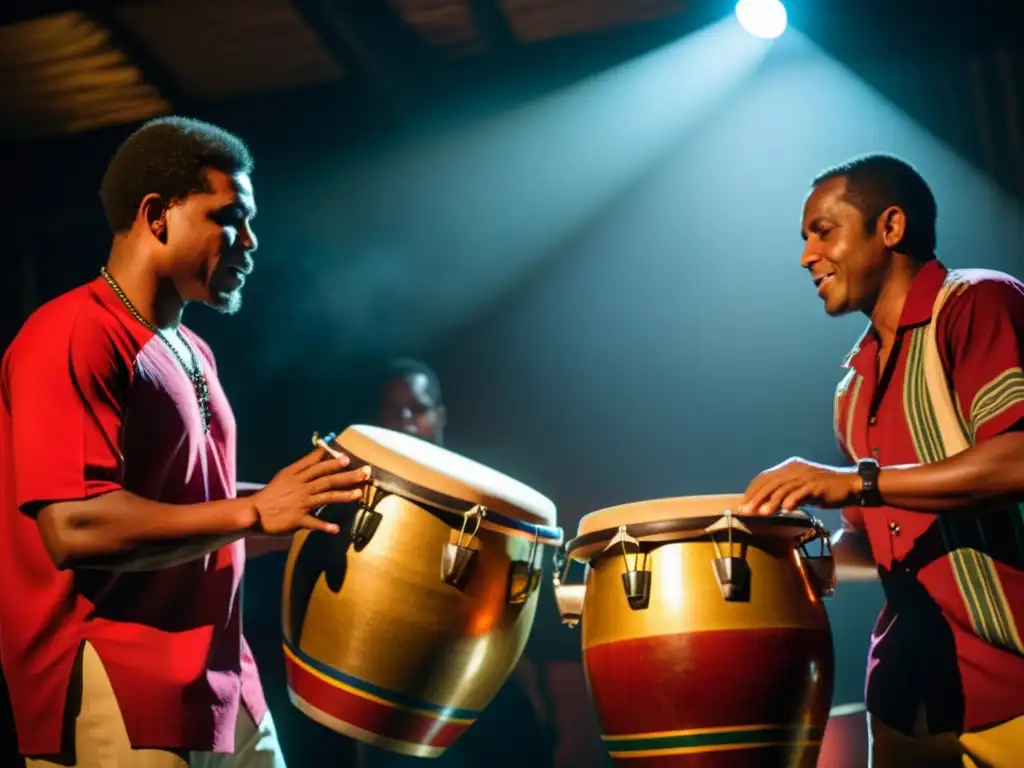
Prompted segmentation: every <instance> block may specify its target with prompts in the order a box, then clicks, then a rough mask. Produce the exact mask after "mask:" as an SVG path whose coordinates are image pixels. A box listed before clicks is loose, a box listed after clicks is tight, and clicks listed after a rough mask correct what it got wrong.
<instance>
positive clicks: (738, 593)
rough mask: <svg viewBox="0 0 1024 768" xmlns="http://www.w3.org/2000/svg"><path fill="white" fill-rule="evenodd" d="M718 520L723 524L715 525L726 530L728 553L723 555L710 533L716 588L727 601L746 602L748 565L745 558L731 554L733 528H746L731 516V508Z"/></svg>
mask: <svg viewBox="0 0 1024 768" xmlns="http://www.w3.org/2000/svg"><path fill="white" fill-rule="evenodd" d="M720 522H722V523H723V525H721V526H718V525H716V526H715V527H718V528H721V527H724V528H725V529H726V530H727V532H728V533H727V535H728V547H729V550H728V554H726V555H725V556H723V555H722V550H721V549H720V548H719V546H718V539H717V538H716V535H715V534H712V535H711V543H712V544H713V545H714V547H715V555H716V557H715V559H714V560H713V561H712V567H713V569H714V572H715V579H716V581H718V588H719V590H721V592H722V597H723V598H725V600H726V601H728V602H748V601H749V600H750V565H749V563H747V561H746V559H745V558H743V557H736V556H734V555H733V542H732V531H733V528H734V527H736V528H740V529H742V530H746V528H745V526H743V524H742V523H740V522H739V521H738V520H736V519H735V518H734V517H733V514H732V510H726V511H725V515H724V517H723V518H722V521H720ZM741 552H742V549H741Z"/></svg>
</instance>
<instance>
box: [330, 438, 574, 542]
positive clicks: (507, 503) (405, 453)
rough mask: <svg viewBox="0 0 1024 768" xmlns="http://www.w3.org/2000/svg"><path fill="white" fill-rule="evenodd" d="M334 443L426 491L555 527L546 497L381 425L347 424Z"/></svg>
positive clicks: (552, 508) (553, 510)
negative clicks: (480, 504)
mask: <svg viewBox="0 0 1024 768" xmlns="http://www.w3.org/2000/svg"><path fill="white" fill-rule="evenodd" d="M337 442H338V444H339V445H340V446H341V447H342V449H345V450H350V451H352V453H354V454H355V455H356V456H358V457H359V458H360V459H362V460H363V461H365V462H367V463H369V464H373V465H375V466H378V467H380V468H381V469H384V470H387V471H389V472H393V473H394V474H396V475H398V476H399V477H402V478H404V479H406V480H408V481H410V482H413V483H417V484H418V485H422V486H424V487H426V488H429V489H430V490H432V491H435V492H438V493H444V494H447V495H449V496H453V497H455V498H458V499H463V500H465V501H468V502H471V503H483V504H484V505H485V506H486V505H487V503H488V501H490V502H491V503H492V504H493V502H494V501H497V502H499V506H500V507H501V508H497V509H495V511H496V512H499V513H503V514H508V515H511V516H514V517H518V518H520V519H523V520H526V521H527V522H531V523H535V524H537V523H539V524H541V525H547V526H555V525H557V510H556V507H555V504H554V502H553V501H551V499H549V498H547V497H546V496H544V495H543V494H541V493H540V492H538V491H536V490H534V489H533V488H530V487H529V486H528V485H526V484H525V483H521V482H519V481H518V480H516V479H514V478H512V477H509V476H508V475H506V474H503V473H501V472H498V471H497V470H495V469H491V468H490V467H487V466H485V465H483V464H481V463H480V462H477V461H473V460H472V459H468V458H466V457H465V456H460V455H459V454H457V453H455V452H453V451H449V450H448V449H447V448H442V447H440V446H438V445H434V444H433V443H428V442H427V441H426V440H421V439H420V438H418V437H414V436H412V435H407V434H405V433H404V432H396V431H394V430H391V429H384V428H383V427H374V426H370V425H366V424H353V425H352V426H350V427H348V428H347V429H346V430H345V431H344V432H343V433H342V434H341V435H340V436H339V437H338V438H337ZM517 512H518V514H517Z"/></svg>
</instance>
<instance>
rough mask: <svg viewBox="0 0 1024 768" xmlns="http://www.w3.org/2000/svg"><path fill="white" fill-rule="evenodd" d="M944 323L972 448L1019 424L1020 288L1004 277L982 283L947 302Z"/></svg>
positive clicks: (1022, 388) (1023, 296)
mask: <svg viewBox="0 0 1024 768" xmlns="http://www.w3.org/2000/svg"><path fill="white" fill-rule="evenodd" d="M993 274H997V273H993ZM947 323H948V327H947V329H946V339H947V354H948V356H949V362H950V366H949V367H950V371H951V375H952V379H953V389H954V390H955V391H956V396H957V405H958V406H959V409H960V415H961V418H962V421H963V424H964V425H965V427H966V428H967V430H968V431H969V433H970V435H971V437H972V440H973V442H975V443H978V442H981V441H984V440H987V439H989V438H991V437H994V436H995V435H998V434H1001V433H1003V432H1006V431H1008V430H1010V429H1012V428H1015V427H1018V426H1021V425H1022V424H1024V285H1021V283H1019V282H1017V281H1016V280H1014V279H1013V278H1011V277H1009V276H1008V275H998V274H997V276H995V277H990V278H987V279H984V280H981V281H979V282H977V283H975V284H974V285H972V286H971V287H970V288H968V289H967V290H966V291H964V292H963V293H962V294H961V295H959V296H957V297H956V298H955V299H953V300H951V302H950V306H949V315H948V320H947Z"/></svg>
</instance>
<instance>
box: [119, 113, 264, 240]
mask: <svg viewBox="0 0 1024 768" xmlns="http://www.w3.org/2000/svg"><path fill="white" fill-rule="evenodd" d="M252 166H253V163H252V155H251V154H250V153H249V148H248V147H247V146H246V145H245V142H244V141H242V140H241V139H240V138H238V137H237V136H235V135H234V134H231V133H228V132H227V131H225V130H224V129H223V128H219V127H217V126H216V125H211V124H210V123H204V122H202V121H201V120H194V119H192V118H189V117H177V116H174V117H158V118H156V119H154V120H150V121H149V122H147V123H146V124H144V125H143V126H142V127H141V128H139V129H138V130H136V131H135V132H134V133H132V135H131V136H129V137H128V138H127V139H125V140H124V142H122V144H121V146H120V147H118V148H117V152H115V153H114V156H113V158H111V160H110V164H109V165H108V166H107V171H106V173H105V174H104V175H103V182H102V183H101V184H100V200H101V201H102V202H103V211H104V213H106V216H107V224H108V225H109V226H110V231H111V232H112V233H114V234H117V233H119V232H126V231H127V230H129V229H131V228H132V224H133V223H134V222H135V215H136V212H137V211H138V210H139V205H140V204H141V203H142V199H143V198H144V197H145V196H146V195H149V194H153V193H156V194H158V195H160V197H161V198H162V199H164V200H165V201H167V202H172V201H179V200H184V199H185V198H186V197H188V196H189V195H191V194H194V193H196V192H205V191H208V190H209V186H208V180H207V177H206V170H207V169H209V168H214V169H216V170H218V171H222V172H223V173H226V174H229V175H232V176H234V175H236V174H239V173H252Z"/></svg>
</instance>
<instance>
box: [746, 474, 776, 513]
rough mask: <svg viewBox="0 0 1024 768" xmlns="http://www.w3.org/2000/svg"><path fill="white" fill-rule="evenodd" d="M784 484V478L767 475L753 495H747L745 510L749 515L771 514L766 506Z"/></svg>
mask: <svg viewBox="0 0 1024 768" xmlns="http://www.w3.org/2000/svg"><path fill="white" fill-rule="evenodd" d="M782 484H783V480H782V478H780V477H778V476H777V475H766V476H765V477H764V479H763V480H762V482H760V483H759V484H758V485H757V487H756V488H755V489H754V491H753V492H752V493H749V494H748V495H747V500H746V502H745V503H744V505H743V506H744V510H745V512H746V514H748V515H767V514H771V512H770V511H769V510H768V508H767V507H766V505H767V504H768V501H769V499H770V498H771V496H772V494H773V493H774V492H775V491H776V489H778V488H779V487H780V486H781V485H782Z"/></svg>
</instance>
